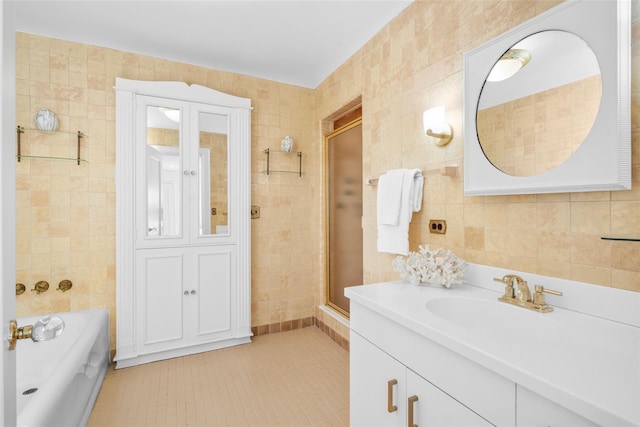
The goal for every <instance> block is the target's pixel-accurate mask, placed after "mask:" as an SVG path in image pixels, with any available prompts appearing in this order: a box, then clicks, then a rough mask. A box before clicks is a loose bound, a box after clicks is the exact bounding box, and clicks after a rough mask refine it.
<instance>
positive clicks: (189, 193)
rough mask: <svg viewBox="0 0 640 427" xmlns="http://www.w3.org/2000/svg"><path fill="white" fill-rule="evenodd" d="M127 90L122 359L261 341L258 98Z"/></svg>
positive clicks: (122, 150) (119, 289) (119, 301)
mask: <svg viewBox="0 0 640 427" xmlns="http://www.w3.org/2000/svg"><path fill="white" fill-rule="evenodd" d="M115 90H116V205H117V208H116V213H117V218H116V229H117V231H116V235H117V236H116V245H117V246H116V267H117V268H116V270H117V271H116V330H117V332H116V358H115V361H116V366H117V367H118V368H122V367H127V366H133V365H137V364H141V363H147V362H152V361H156V360H161V359H166V358H170V357H177V356H184V355H188V354H193V353H199V352H203V351H208V350H214V349H218V348H223V347H228V346H232V345H237V344H244V343H248V342H250V337H251V296H250V290H251V275H250V266H251V260H250V254H251V247H250V245H251V240H250V239H251V228H250V209H251V207H250V204H251V202H250V200H251V199H250V178H251V173H250V164H251V159H250V153H251V138H250V129H251V123H250V113H251V101H250V100H249V99H246V98H239V97H236V96H232V95H228V94H224V93H221V92H218V91H215V90H212V89H209V88H206V87H203V86H198V85H187V84H185V83H181V82H146V81H135V80H127V79H116V87H115Z"/></svg>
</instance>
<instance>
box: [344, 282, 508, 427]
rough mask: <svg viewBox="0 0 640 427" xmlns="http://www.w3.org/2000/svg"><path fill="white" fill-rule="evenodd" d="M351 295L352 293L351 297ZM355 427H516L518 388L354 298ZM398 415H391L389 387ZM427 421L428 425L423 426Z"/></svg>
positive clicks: (353, 369) (352, 358) (352, 402)
mask: <svg viewBox="0 0 640 427" xmlns="http://www.w3.org/2000/svg"><path fill="white" fill-rule="evenodd" d="M350 293H351V292H347V296H350V295H349V294H350ZM350 328H351V331H350V343H349V346H350V354H349V358H350V369H351V374H350V375H351V377H350V380H351V386H350V387H351V388H350V393H351V400H350V405H351V424H352V425H408V424H407V423H408V408H409V401H408V399H409V397H412V396H417V397H418V401H417V402H415V403H413V404H412V407H413V411H414V414H413V415H414V417H413V419H414V424H418V425H423V426H425V425H444V426H456V425H459V426H469V425H474V426H482V425H496V426H505V427H506V426H513V425H514V423H515V419H516V414H515V409H516V402H515V387H516V386H515V383H514V382H512V381H509V380H507V379H506V378H504V377H502V376H500V375H497V374H495V373H494V372H492V371H490V370H488V369H486V368H484V367H482V366H480V365H478V364H476V363H474V361H472V360H469V359H467V358H465V357H462V356H460V355H459V354H457V353H455V352H452V351H450V350H448V349H446V348H444V347H443V346H441V345H439V344H438V343H436V342H435V341H432V340H429V339H426V338H424V337H423V336H421V335H419V334H417V333H415V332H414V331H411V330H410V329H408V328H406V327H404V326H402V325H401V324H399V323H396V322H394V321H392V320H390V319H389V318H387V317H386V316H384V315H383V314H381V313H379V312H377V311H375V310H372V309H370V308H369V307H365V306H364V305H362V304H360V303H359V301H358V300H357V299H354V298H351V317H350ZM394 379H397V385H395V386H394V387H393V393H394V395H393V400H394V402H395V403H394V405H396V406H397V407H398V411H397V413H395V412H394V413H387V410H386V408H387V397H388V390H387V387H388V381H390V380H394ZM420 421H422V424H420Z"/></svg>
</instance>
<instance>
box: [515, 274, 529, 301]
mask: <svg viewBox="0 0 640 427" xmlns="http://www.w3.org/2000/svg"><path fill="white" fill-rule="evenodd" d="M516 283H517V285H518V292H517V294H516V299H517V300H519V301H522V302H531V291H530V290H529V285H527V281H526V280H524V279H523V278H522V277H520V276H516Z"/></svg>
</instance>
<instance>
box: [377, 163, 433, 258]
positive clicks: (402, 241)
mask: <svg viewBox="0 0 640 427" xmlns="http://www.w3.org/2000/svg"><path fill="white" fill-rule="evenodd" d="M401 171H402V185H401V186H400V187H396V189H395V193H396V195H397V194H399V195H400V211H399V214H398V221H397V224H395V225H389V224H385V223H383V222H381V218H380V216H379V217H378V252H388V253H394V254H401V255H407V254H408V253H409V223H410V222H411V216H412V215H413V212H418V211H420V209H421V207H422V192H423V186H424V178H423V176H422V171H420V169H402V170H401ZM390 172H393V171H390ZM388 173H389V172H388ZM388 173H387V174H388ZM385 175H386V174H385ZM383 176H384V175H383ZM381 178H382V177H381ZM378 185H380V181H378ZM387 191H388V189H385V190H384V193H382V194H381V191H380V188H378V200H377V204H378V209H377V211H378V212H380V207H381V204H385V203H386V202H387V201H388V200H389V196H388V194H386V193H387ZM389 210H390V209H389ZM382 220H383V221H384V220H387V219H386V218H382Z"/></svg>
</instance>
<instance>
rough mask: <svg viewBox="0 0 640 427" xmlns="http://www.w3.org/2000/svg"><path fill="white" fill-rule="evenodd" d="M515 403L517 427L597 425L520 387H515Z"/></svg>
mask: <svg viewBox="0 0 640 427" xmlns="http://www.w3.org/2000/svg"><path fill="white" fill-rule="evenodd" d="M516 402H517V403H516V405H517V407H516V425H517V426H518V427H560V426H580V427H596V426H597V425H598V424H595V423H593V422H591V421H589V420H587V419H586V418H583V417H581V416H580V415H578V414H576V413H575V412H572V411H569V410H568V409H566V408H563V407H562V406H560V405H558V404H557V403H554V402H552V401H550V400H547V399H545V398H544V397H542V396H540V395H539V394H536V393H534V392H532V391H530V390H528V389H526V388H524V387H521V386H518V387H517V396H516Z"/></svg>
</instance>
